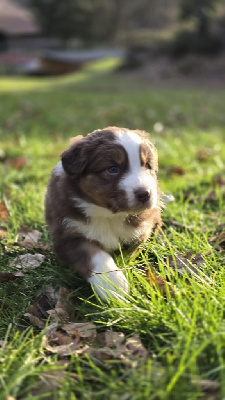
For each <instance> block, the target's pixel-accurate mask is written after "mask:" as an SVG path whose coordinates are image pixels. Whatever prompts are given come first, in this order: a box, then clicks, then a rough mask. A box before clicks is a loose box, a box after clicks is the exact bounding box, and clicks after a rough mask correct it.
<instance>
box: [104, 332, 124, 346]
mask: <svg viewBox="0 0 225 400" xmlns="http://www.w3.org/2000/svg"><path fill="white" fill-rule="evenodd" d="M104 335H105V343H106V346H107V347H115V348H117V349H118V348H120V347H121V345H122V344H124V343H125V336H124V334H123V333H122V332H111V331H106V332H104Z"/></svg>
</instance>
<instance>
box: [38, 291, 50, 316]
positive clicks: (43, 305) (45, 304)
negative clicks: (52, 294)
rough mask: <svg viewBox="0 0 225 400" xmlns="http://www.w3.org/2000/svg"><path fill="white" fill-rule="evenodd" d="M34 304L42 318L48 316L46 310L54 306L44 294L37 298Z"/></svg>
mask: <svg viewBox="0 0 225 400" xmlns="http://www.w3.org/2000/svg"><path fill="white" fill-rule="evenodd" d="M36 305H37V308H38V310H39V311H40V312H41V314H42V316H43V317H44V318H48V316H49V314H48V311H49V310H52V309H53V307H54V304H53V303H52V302H51V303H50V302H49V299H48V297H47V296H46V295H45V294H44V295H43V296H42V297H41V298H40V299H37V302H36Z"/></svg>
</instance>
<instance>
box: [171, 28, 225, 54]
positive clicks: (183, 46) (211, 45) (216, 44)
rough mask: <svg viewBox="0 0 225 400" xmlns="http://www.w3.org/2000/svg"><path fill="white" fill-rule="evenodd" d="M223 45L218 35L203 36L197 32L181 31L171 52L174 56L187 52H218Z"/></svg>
mask: <svg viewBox="0 0 225 400" xmlns="http://www.w3.org/2000/svg"><path fill="white" fill-rule="evenodd" d="M222 47H223V43H222V40H221V39H220V38H219V37H218V36H216V35H212V34H211V35H208V36H205V37H201V36H199V35H198V34H197V33H196V32H190V31H180V32H178V33H177V34H176V36H175V38H174V39H173V41H172V43H171V47H170V54H171V55H172V56H173V57H183V56H185V55H187V54H218V53H219V52H220V51H221V50H222Z"/></svg>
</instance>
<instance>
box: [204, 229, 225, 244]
mask: <svg viewBox="0 0 225 400" xmlns="http://www.w3.org/2000/svg"><path fill="white" fill-rule="evenodd" d="M208 241H209V243H213V244H214V243H215V244H217V245H221V244H222V245H224V244H225V232H221V233H218V234H217V235H215V236H213V237H210V238H209V239H208Z"/></svg>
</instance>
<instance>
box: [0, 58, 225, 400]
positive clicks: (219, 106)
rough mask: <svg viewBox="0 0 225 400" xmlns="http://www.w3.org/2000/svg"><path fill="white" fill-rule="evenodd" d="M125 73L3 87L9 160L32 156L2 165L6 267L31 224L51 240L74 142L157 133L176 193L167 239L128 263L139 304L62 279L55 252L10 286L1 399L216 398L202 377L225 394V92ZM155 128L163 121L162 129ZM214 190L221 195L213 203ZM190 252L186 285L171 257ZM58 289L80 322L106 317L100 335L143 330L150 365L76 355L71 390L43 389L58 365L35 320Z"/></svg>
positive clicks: (166, 178) (106, 67)
mask: <svg viewBox="0 0 225 400" xmlns="http://www.w3.org/2000/svg"><path fill="white" fill-rule="evenodd" d="M114 65H115V63H114V61H113V60H108V61H107V62H101V63H94V64H93V65H92V66H91V67H89V68H87V69H86V70H84V71H83V72H81V73H78V74H76V75H74V76H73V75H71V76H67V77H64V78H60V79H55V78H54V79H43V80H36V79H27V78H23V79H19V78H13V79H11V78H7V79H6V78H5V79H3V78H1V80H0V92H1V93H0V97H1V108H0V148H1V149H2V150H3V151H4V153H5V159H6V160H8V159H12V158H14V157H24V158H25V159H26V164H25V165H24V166H23V168H21V169H17V168H15V167H13V165H11V164H10V163H7V162H2V163H1V164H0V171H1V172H0V174H1V175H0V177H1V195H0V196H1V197H0V201H1V200H4V201H5V202H6V203H7V205H8V208H9V210H10V218H9V220H8V221H6V222H4V221H3V223H2V224H3V225H5V226H7V229H8V232H9V235H8V237H7V238H6V239H4V240H3V241H2V246H1V254H0V267H1V270H4V271H12V268H11V267H10V266H9V264H10V261H11V260H12V259H13V258H14V257H15V256H16V255H17V253H18V252H24V251H23V250H21V249H20V250H19V249H18V248H17V247H13V246H12V243H13V242H14V241H15V240H16V232H17V229H18V228H19V227H20V226H21V225H25V226H27V227H28V228H29V229H38V230H39V231H40V232H41V233H42V241H44V242H46V243H49V237H48V233H47V229H46V225H45V222H44V218H43V199H44V195H45V189H46V184H47V180H48V177H49V174H50V171H51V169H52V167H53V166H54V165H55V164H56V162H57V160H58V159H59V155H60V153H61V152H62V151H63V150H64V149H65V147H66V146H67V143H68V139H69V138H70V137H71V136H75V135H77V134H86V133H87V132H91V131H92V130H94V129H96V128H99V127H104V126H107V125H118V126H127V127H130V128H142V129H145V130H147V131H148V132H150V133H151V136H152V139H153V141H154V142H155V144H156V146H157V148H158V151H159V160H160V161H159V163H160V172H159V179H160V186H161V189H162V190H163V191H164V192H165V193H167V194H168V193H172V194H173V195H174V197H175V201H174V202H173V203H170V204H168V205H167V207H166V209H165V210H164V213H163V219H164V221H165V226H164V227H163V234H162V235H159V236H158V237H155V238H153V239H152V240H151V241H149V243H147V244H146V245H144V246H143V248H142V250H141V251H140V253H139V254H138V255H137V257H136V258H135V259H130V258H129V256H126V254H124V259H123V258H121V257H117V258H118V259H117V262H118V264H119V265H120V266H121V267H123V266H124V263H125V266H126V267H128V268H130V269H128V272H129V278H130V284H131V293H130V296H129V298H128V299H126V300H125V299H124V301H114V302H113V303H112V304H111V305H105V304H104V305H103V304H101V303H99V302H98V301H97V299H96V298H95V297H94V296H93V294H92V292H91V290H90V288H89V286H88V284H86V283H85V282H83V281H82V280H80V279H79V278H78V277H76V276H73V275H72V274H71V273H70V272H69V271H66V272H64V271H63V272H62V270H61V269H60V266H59V265H58V263H57V261H56V260H55V258H54V254H52V253H51V252H50V251H48V252H47V253H45V256H46V258H45V263H44V265H43V266H41V267H39V268H37V269H36V270H32V271H29V272H28V273H27V274H26V276H25V277H24V278H23V279H20V280H16V281H15V282H8V283H5V284H2V286H1V289H0V299H1V304H2V307H1V318H0V335H1V339H4V338H5V339H6V340H7V342H8V345H7V346H3V348H2V349H0V360H1V364H0V382H1V386H2V389H1V390H0V399H5V398H7V396H14V397H15V398H18V399H26V400H28V399H29V400H31V399H42V398H51V399H71V400H73V399H80V398H82V399H103V398H107V399H110V400H114V399H118V398H119V399H120V398H121V399H123V400H129V399H135V400H136V399H137V400H138V399H140V400H143V399H146V400H147V399H148V400H151V399H152V400H153V399H163V400H167V399H173V400H176V399H177V400H182V399H193V400H194V399H202V398H206V397H207V396H209V395H210V393H208V394H205V393H203V392H202V391H201V389H200V385H199V381H201V380H202V379H208V380H212V381H216V382H218V384H219V392H218V394H217V396H218V397H217V398H221V399H222V398H223V397H224V396H225V320H224V309H225V268H224V264H225V257H224V251H218V250H215V246H214V244H212V243H210V242H209V238H210V237H212V236H213V235H214V233H215V230H216V228H217V226H218V224H222V223H224V222H225V212H224V206H223V196H222V191H223V186H221V187H218V186H216V187H215V186H213V181H212V178H213V176H214V175H215V174H218V173H219V174H222V173H223V174H224V168H225V167H224V160H225V141H224V138H225V128H224V126H225V124H224V122H225V116H224V102H225V94H224V93H223V91H222V90H219V89H217V90H212V89H210V92H209V91H208V90H207V88H205V89H201V90H195V89H194V88H192V89H181V88H180V89H178V88H177V89H173V90H172V89H166V88H165V89H162V88H160V89H157V88H148V87H147V85H146V87H143V84H139V83H138V82H134V81H132V80H131V79H130V78H129V77H127V76H125V77H124V76H123V75H116V74H115V73H113V72H111V67H113V66H114ZM156 123H160V124H161V129H160V132H158V133H157V132H156V130H157V126H159V124H158V125H156ZM199 150H201V151H203V155H205V156H204V157H203V158H204V159H201V157H199V156H198V152H199ZM172 167H182V169H183V170H184V171H185V174H184V175H176V174H174V175H173V174H172V175H171V174H170V173H169V169H170V168H172ZM222 171H223V172H222ZM212 189H213V190H215V192H216V198H215V199H213V200H211V201H204V198H205V196H207V195H208V194H209V193H210V192H211V191H212ZM190 199H191V201H190ZM173 220H176V221H178V222H180V223H181V226H180V227H176V226H174V225H173V224H172V223H171V221H173ZM188 226H191V229H189V228H188ZM190 250H192V251H193V252H194V254H199V253H201V254H202V255H203V257H204V259H205V264H204V265H202V266H201V267H199V269H198V271H197V274H196V275H191V276H190V277H189V278H188V279H187V274H186V275H185V274H184V276H180V275H179V274H178V273H177V271H176V270H175V271H174V270H172V268H171V267H170V266H169V265H168V256H169V255H172V257H173V258H174V257H175V255H176V254H181V255H183V256H185V254H186V253H187V252H188V251H190ZM143 263H145V264H147V265H148V266H153V267H154V266H155V267H156V268H157V269H158V270H159V275H160V276H161V277H162V278H166V279H167V280H168V281H169V282H170V284H171V286H172V287H173V288H174V294H173V295H172V294H170V292H169V291H167V295H166V297H165V296H163V295H162V294H161V293H160V292H159V291H158V290H157V289H156V288H155V287H154V286H151V285H149V283H148V282H147V281H146V277H145V274H144V271H143V268H142V265H143ZM134 266H135V268H134ZM49 283H51V284H52V285H54V286H65V287H67V288H68V289H69V290H70V291H71V292H72V298H71V300H70V305H71V307H72V308H73V309H74V315H75V316H74V319H75V320H76V321H84V320H86V321H90V320H91V321H95V322H96V323H98V326H99V329H100V330H101V329H103V328H104V327H107V328H108V329H113V330H117V331H122V332H124V333H125V335H127V336H129V335H132V334H133V333H139V334H140V337H141V339H142V342H143V343H144V345H145V347H146V348H147V349H148V359H147V360H146V361H143V362H133V363H131V364H130V366H129V367H126V368H124V367H123V366H122V365H121V364H120V363H119V361H118V362H116V361H112V360H111V361H110V360H109V362H107V363H100V364H99V363H96V362H94V361H93V360H92V359H91V358H88V357H83V358H75V357H72V358H71V360H70V363H69V366H68V367H67V374H65V376H64V375H63V376H64V378H63V379H62V381H61V383H60V384H59V385H57V384H53V382H52V383H51V384H50V385H49V387H47V389H46V390H44V391H43V392H41V389H40V388H41V387H42V386H43V381H42V380H40V376H42V375H43V374H44V373H46V371H47V372H48V373H50V375H51V373H52V371H55V369H56V368H58V367H57V366H56V365H57V364H56V362H57V360H56V357H50V356H47V355H45V354H44V353H43V350H42V348H41V341H42V334H40V333H39V332H38V331H36V330H34V332H33V331H32V328H31V327H30V326H29V323H28V321H27V319H26V318H25V317H24V313H25V312H26V310H27V307H28V306H29V304H30V303H31V302H32V299H33V297H34V293H36V292H37V291H38V290H39V291H40V290H43V288H44V287H45V286H46V285H48V284H49ZM60 368H62V367H60ZM62 370H63V368H62ZM49 371H50V372H49ZM74 373H76V379H75V380H74V379H72V374H74Z"/></svg>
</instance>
